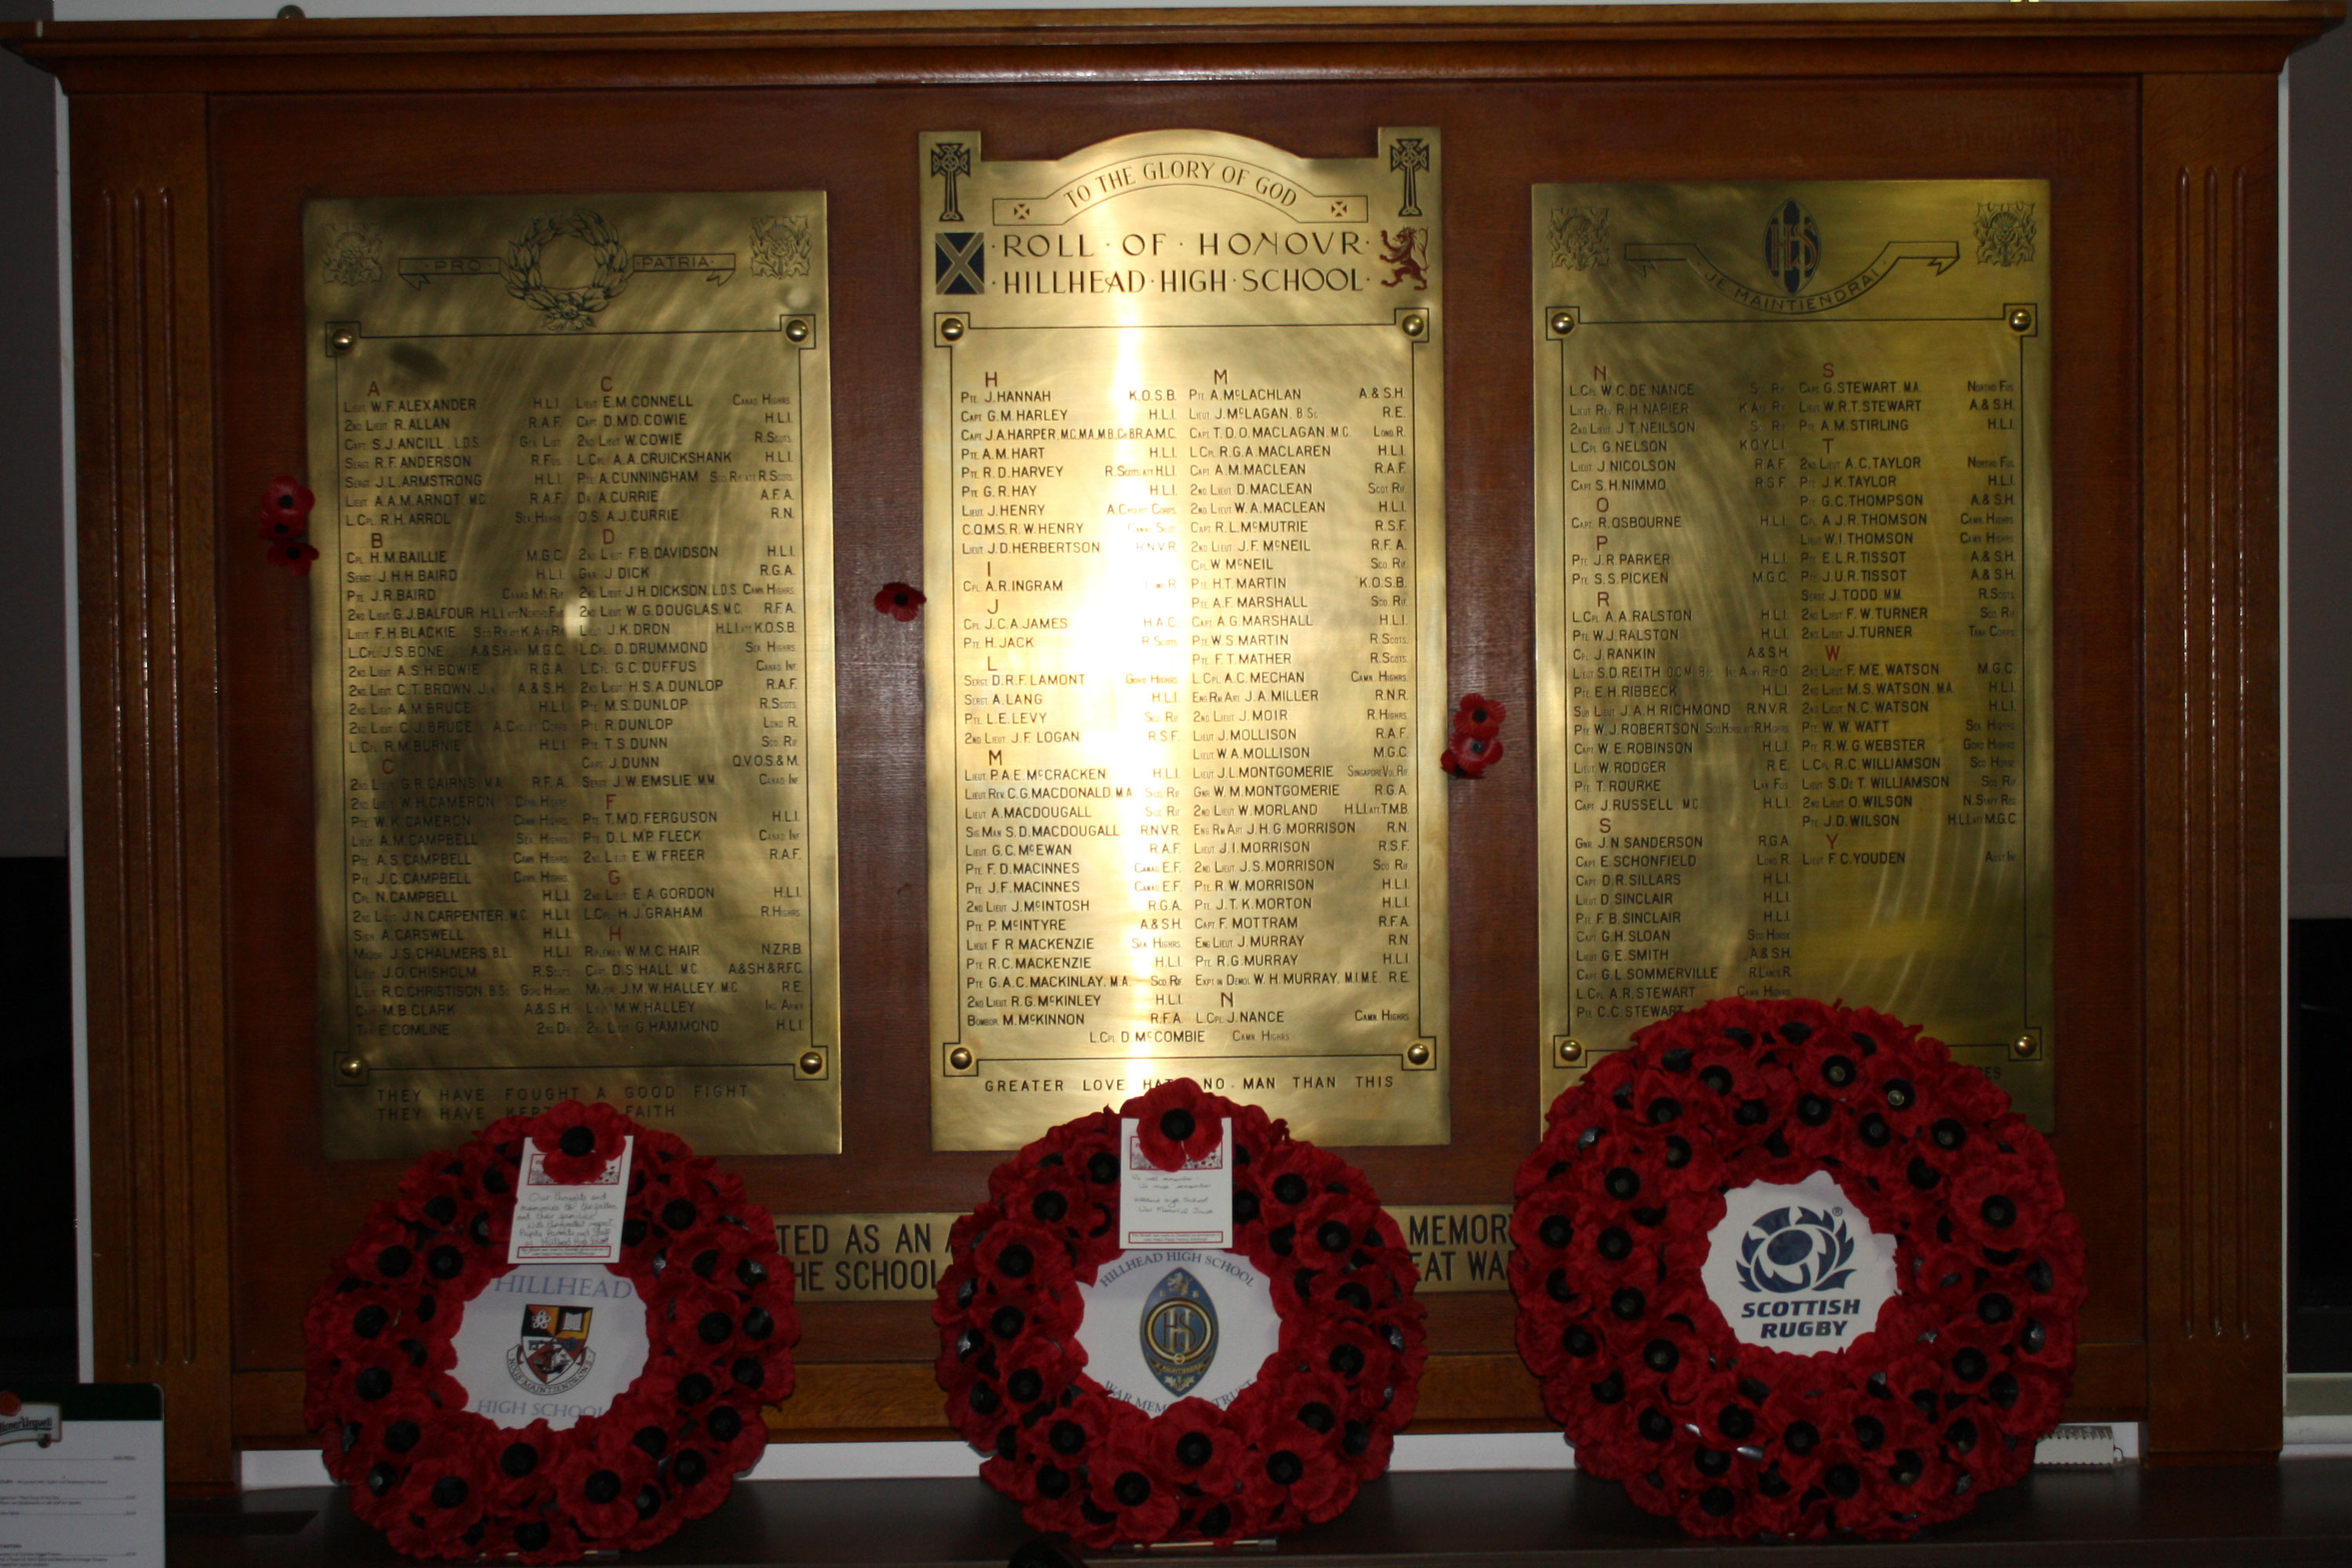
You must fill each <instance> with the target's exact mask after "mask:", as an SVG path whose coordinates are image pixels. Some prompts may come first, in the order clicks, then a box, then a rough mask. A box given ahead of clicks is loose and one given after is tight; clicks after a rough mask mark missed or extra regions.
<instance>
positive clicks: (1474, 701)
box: [1454, 691, 1503, 744]
mask: <svg viewBox="0 0 2352 1568" xmlns="http://www.w3.org/2000/svg"><path fill="white" fill-rule="evenodd" d="M1502 732H1503V705H1502V704H1501V703H1499V702H1496V701H1495V700H1492V699H1491V698H1486V697H1481V696H1480V695H1479V694H1478V693H1476V692H1475V691H1473V692H1471V693H1469V694H1468V695H1467V696H1465V697H1464V698H1463V699H1462V700H1461V702H1460V703H1459V704H1457V705H1456V706H1455V708H1454V741H1455V742H1456V743H1457V744H1458V743H1459V742H1464V741H1491V740H1493V739H1494V738H1495V737H1496V736H1497V735H1499V734H1501V733H1502Z"/></svg>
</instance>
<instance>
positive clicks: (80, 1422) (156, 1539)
mask: <svg viewBox="0 0 2352 1568" xmlns="http://www.w3.org/2000/svg"><path fill="white" fill-rule="evenodd" d="M100 1563H131V1564H136V1565H138V1568H163V1390H162V1389H160V1388H158V1387H156V1386H155V1385H154V1384H152V1383H127V1384H79V1385H78V1386H77V1385H60V1386H54V1387H43V1388H33V1387H24V1388H15V1389H7V1388H0V1568H68V1565H73V1568H79V1565H81V1564H100Z"/></svg>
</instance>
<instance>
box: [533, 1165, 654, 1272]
mask: <svg viewBox="0 0 2352 1568" xmlns="http://www.w3.org/2000/svg"><path fill="white" fill-rule="evenodd" d="M636 1152H637V1141H636V1139H635V1138H634V1137H631V1138H625V1139H623V1140H622V1142H621V1157H620V1158H619V1159H617V1160H614V1161H610V1162H608V1163H606V1164H605V1166H604V1173H603V1174H602V1175H599V1176H597V1177H596V1178H595V1179H594V1180H593V1181H587V1182H574V1183H564V1182H557V1181H553V1180H551V1179H550V1177H549V1176H548V1173H547V1157H546V1156H545V1155H543V1154H541V1152H539V1151H538V1149H536V1148H530V1147H527V1148H525V1149H524V1151H523V1157H522V1183H521V1184H520V1185H519V1186H518V1187H516V1188H515V1206H514V1234H513V1236H512V1237H509V1239H508V1242H507V1261H508V1262H509V1263H618V1262H619V1261H620V1260H621V1223H622V1221H624V1220H625V1219H626V1218H627V1217H628V1209H629V1162H630V1161H631V1160H633V1159H635V1157H636Z"/></svg>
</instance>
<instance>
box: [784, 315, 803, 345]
mask: <svg viewBox="0 0 2352 1568" xmlns="http://www.w3.org/2000/svg"><path fill="white" fill-rule="evenodd" d="M784 341H785V342H788V343H804V342H808V341H809V324H808V319H807V318H806V317H804V316H794V317H793V319H792V320H791V321H786V322H785V323H784Z"/></svg>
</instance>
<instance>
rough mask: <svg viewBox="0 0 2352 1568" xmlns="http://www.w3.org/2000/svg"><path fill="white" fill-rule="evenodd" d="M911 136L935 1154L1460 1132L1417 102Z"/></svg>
mask: <svg viewBox="0 0 2352 1568" xmlns="http://www.w3.org/2000/svg"><path fill="white" fill-rule="evenodd" d="M1374 145H1375V146H1376V148H1377V152H1376V153H1375V155H1374V156H1371V157H1369V158H1341V159H1328V160H1322V161H1308V160H1301V159H1298V158H1295V157H1293V156H1291V155H1290V154H1289V153H1286V152H1284V151H1283V150H1282V149H1280V148H1278V147H1273V146H1269V145H1267V144H1265V142H1253V141H1249V140H1246V139H1244V138H1242V137H1238V136H1231V135H1224V134H1221V133H1217V132H1202V131H1162V132H1148V133H1145V134H1141V135H1136V136H1127V137H1122V138H1119V139H1118V140H1117V141H1112V142H1102V143H1099V144H1097V145H1095V146H1092V147H1087V148H1085V149H1082V150H1080V151H1078V152H1076V153H1071V154H1069V155H1068V156H1067V157H1066V158H1064V159H1062V160H1061V161H1060V162H1058V163H1012V162H1007V163H991V162H988V161H987V160H986V159H984V158H983V157H982V153H981V144H980V138H979V136H978V134H977V133H975V132H937V133H931V134H928V135H925V136H924V137H922V138H921V144H920V150H919V159H920V162H919V164H918V166H917V167H918V171H919V178H920V181H921V184H920V190H921V199H922V203H923V207H922V218H923V228H924V236H923V248H922V252H921V262H920V265H921V273H920V285H919V286H920V288H921V289H922V299H923V317H922V320H923V334H924V337H923V342H924V379H923V438H924V464H925V468H924V482H923V506H924V569H925V576H926V582H927V584H928V585H929V592H930V604H929V609H928V610H927V611H926V612H925V616H926V620H927V623H928V624H927V626H926V632H925V644H924V659H925V670H926V679H927V683H928V688H929V768H930V796H929V798H930V894H931V897H930V920H931V924H930V957H931V1023H932V1030H933V1033H932V1038H931V1049H932V1053H933V1057H932V1063H931V1070H932V1079H931V1129H932V1140H933V1142H934V1144H935V1145H936V1146H937V1147H940V1148H943V1149H1001V1148H1009V1147H1013V1146H1016V1145H1018V1144H1021V1143H1024V1142H1027V1141H1028V1140H1030V1139H1031V1138H1034V1137H1035V1136H1037V1135H1038V1134H1039V1133H1041V1132H1043V1131H1045V1129H1047V1128H1049V1127H1052V1126H1053V1125H1055V1123H1056V1122H1059V1121H1065V1120H1066V1119H1068V1118H1070V1117H1072V1116H1076V1115H1079V1114H1082V1113H1084V1112H1087V1111H1089V1110H1099V1109H1100V1108H1101V1107H1103V1106H1104V1105H1106V1104H1112V1105H1115V1104H1117V1103H1118V1102H1119V1101H1120V1100H1124V1099H1126V1098H1127V1097H1128V1096H1129V1095H1131V1094H1134V1093H1138V1092H1140V1091H1141V1090H1142V1089H1145V1088H1147V1087H1149V1086H1150V1084H1151V1083H1153V1082H1154V1081H1157V1080H1158V1079H1162V1078H1174V1077H1179V1076H1185V1077H1191V1078H1193V1079H1199V1080H1200V1081H1201V1082H1202V1084H1203V1085H1205V1086H1206V1087H1208V1088H1211V1089H1216V1090H1219V1091H1221V1092H1223V1093H1226V1094H1231V1095H1234V1096H1236V1097H1237V1098H1246V1099H1248V1100H1254V1101H1255V1102H1257V1103H1259V1104H1261V1105H1263V1106H1265V1108H1266V1110H1268V1111H1270V1112H1272V1113H1274V1114H1276V1115H1279V1116H1284V1117H1286V1118H1288V1119H1289V1121H1291V1123H1292V1125H1294V1126H1295V1127H1297V1129H1298V1130H1299V1131H1300V1132H1301V1133H1302V1134H1303V1135H1305V1136H1308V1137H1312V1138H1316V1139H1318V1140H1321V1141H1322V1142H1329V1143H1442V1142H1445V1141H1446V1139H1447V1136H1448V1133H1447V1120H1446V1118H1447V1104H1446V1084H1447V1076H1448V1070H1449V1066H1450V1063H1449V1060H1448V1052H1447V1044H1446V1041H1447V1029H1446V1013H1447V1000H1446V912H1445V807H1446V795H1445V780H1444V775H1443V774H1441V773H1439V772H1438V770H1437V765H1436V763H1437V756H1438V753H1439V752H1440V751H1441V750H1442V749H1443V747H1444V743H1445V734H1446V694H1445V684H1444V683H1445V531H1444V493H1445V491H1444V432H1445V422H1444V363H1445V359H1444V306H1443V289H1442V284H1443V279H1444V268H1443V245H1442V239H1441V229H1440V220H1439V214H1440V212H1441V211H1442V205H1441V201H1442V195H1443V193H1442V189H1441V181H1442V169H1441V164H1440V159H1439V157H1438V151H1439V147H1438V137H1437V133H1436V132H1434V131H1431V130H1413V129H1406V130H1384V131H1382V132H1380V133H1379V138H1378V141H1377V142H1375V143H1374Z"/></svg>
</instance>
